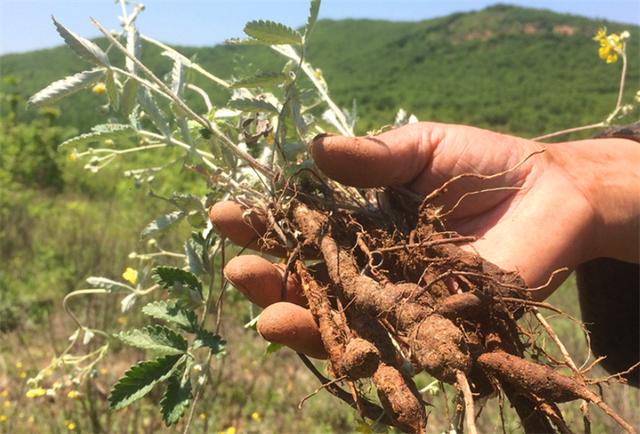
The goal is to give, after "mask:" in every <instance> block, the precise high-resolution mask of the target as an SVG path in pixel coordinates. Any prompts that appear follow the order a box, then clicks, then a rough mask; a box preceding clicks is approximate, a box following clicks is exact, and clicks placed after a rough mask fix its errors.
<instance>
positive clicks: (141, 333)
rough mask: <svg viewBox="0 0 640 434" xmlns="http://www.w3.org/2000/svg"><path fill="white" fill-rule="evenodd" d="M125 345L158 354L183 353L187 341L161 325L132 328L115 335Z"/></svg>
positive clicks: (185, 349)
mask: <svg viewBox="0 0 640 434" xmlns="http://www.w3.org/2000/svg"><path fill="white" fill-rule="evenodd" d="M115 337H116V338H118V339H120V340H121V341H122V342H124V343H125V344H127V345H131V346H132V347H136V348H141V349H143V350H149V351H154V352H156V353H160V354H183V353H184V352H185V351H187V341H186V340H185V339H184V338H183V337H182V336H180V335H179V334H178V333H176V332H174V331H173V330H171V329H170V328H168V327H165V326H161V325H153V326H147V327H144V328H142V329H133V330H127V331H124V332H120V333H118V334H116V335H115Z"/></svg>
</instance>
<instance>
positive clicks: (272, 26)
mask: <svg viewBox="0 0 640 434" xmlns="http://www.w3.org/2000/svg"><path fill="white" fill-rule="evenodd" d="M244 32H245V33H246V34H247V35H249V36H251V37H252V38H254V39H256V40H258V41H260V42H264V43H265V44H268V45H283V44H290V45H301V44H302V35H301V34H300V33H299V32H298V31H297V30H294V29H292V28H290V27H287V26H285V25H284V24H280V23H276V22H274V21H264V20H258V21H250V22H248V23H247V25H246V26H245V27H244Z"/></svg>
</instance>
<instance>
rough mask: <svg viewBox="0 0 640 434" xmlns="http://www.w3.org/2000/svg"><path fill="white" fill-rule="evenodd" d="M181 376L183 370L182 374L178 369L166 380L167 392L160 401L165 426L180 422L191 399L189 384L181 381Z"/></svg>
mask: <svg viewBox="0 0 640 434" xmlns="http://www.w3.org/2000/svg"><path fill="white" fill-rule="evenodd" d="M183 376H184V368H182V372H181V370H180V369H179V370H178V371H177V372H176V373H174V374H173V375H172V376H171V377H169V379H168V380H167V391H166V393H165V394H164V398H162V401H160V408H161V411H162V419H163V420H164V422H165V423H166V424H167V426H170V425H174V424H175V423H177V422H178V421H179V420H180V418H181V417H182V415H183V414H184V412H185V410H186V409H187V408H188V407H189V404H191V400H192V399H193V395H192V393H191V382H190V381H182V378H183Z"/></svg>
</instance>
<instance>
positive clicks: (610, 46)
mask: <svg viewBox="0 0 640 434" xmlns="http://www.w3.org/2000/svg"><path fill="white" fill-rule="evenodd" d="M627 34H628V32H627V33H625V34H624V36H625V38H626V37H628V36H627ZM625 38H621V37H620V36H619V35H617V34H615V33H611V34H610V35H607V29H606V28H605V27H603V28H601V29H599V30H598V32H597V33H596V35H595V36H594V38H593V39H594V40H595V41H598V42H600V48H599V49H598V55H599V56H600V58H601V59H602V60H604V61H605V62H607V63H615V62H617V61H618V56H619V55H621V54H622V53H623V50H624V46H623V44H622V41H623V39H625Z"/></svg>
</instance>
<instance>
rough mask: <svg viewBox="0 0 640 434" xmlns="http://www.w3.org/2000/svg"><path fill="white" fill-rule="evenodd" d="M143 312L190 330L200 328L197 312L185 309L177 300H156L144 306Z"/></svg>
mask: <svg viewBox="0 0 640 434" xmlns="http://www.w3.org/2000/svg"><path fill="white" fill-rule="evenodd" d="M142 313H144V314H145V315H148V316H150V317H152V318H155V319H159V320H162V321H167V322H170V323H173V324H176V325H178V326H180V327H181V328H182V329H184V330H186V331H188V332H194V331H195V330H197V329H198V318H197V317H196V314H195V313H194V312H193V311H191V310H187V309H184V308H183V307H182V306H180V303H178V301H177V300H160V301H154V302H151V303H149V304H147V305H146V306H144V307H143V308H142Z"/></svg>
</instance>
